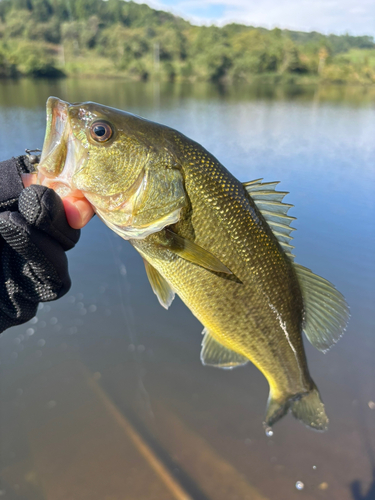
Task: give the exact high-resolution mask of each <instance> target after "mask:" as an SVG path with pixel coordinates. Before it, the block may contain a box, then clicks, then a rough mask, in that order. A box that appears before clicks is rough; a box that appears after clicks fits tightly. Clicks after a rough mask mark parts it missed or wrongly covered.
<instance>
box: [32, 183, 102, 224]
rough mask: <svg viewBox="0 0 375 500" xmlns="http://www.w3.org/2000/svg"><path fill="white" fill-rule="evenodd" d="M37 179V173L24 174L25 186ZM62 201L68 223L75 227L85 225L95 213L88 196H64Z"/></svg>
mask: <svg viewBox="0 0 375 500" xmlns="http://www.w3.org/2000/svg"><path fill="white" fill-rule="evenodd" d="M36 180H37V175H36V174H22V181H23V185H24V187H25V188H26V187H28V186H31V185H32V184H35V183H36ZM62 202H63V205H64V209H65V215H66V218H67V220H68V223H69V225H70V226H71V227H73V228H74V229H81V228H82V227H84V226H85V225H86V224H87V223H88V222H89V221H90V219H91V218H92V216H93V215H94V210H93V208H92V206H91V204H90V203H89V202H88V201H87V200H86V198H77V197H74V196H67V197H66V198H63V200H62Z"/></svg>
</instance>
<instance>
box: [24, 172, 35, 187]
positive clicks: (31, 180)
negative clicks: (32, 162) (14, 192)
mask: <svg viewBox="0 0 375 500" xmlns="http://www.w3.org/2000/svg"><path fill="white" fill-rule="evenodd" d="M21 178H22V182H23V186H24V187H25V188H27V187H29V186H31V184H36V182H37V174H21Z"/></svg>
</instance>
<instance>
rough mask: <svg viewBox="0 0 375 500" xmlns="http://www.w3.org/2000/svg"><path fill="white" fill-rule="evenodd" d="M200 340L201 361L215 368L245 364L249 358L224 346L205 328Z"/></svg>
mask: <svg viewBox="0 0 375 500" xmlns="http://www.w3.org/2000/svg"><path fill="white" fill-rule="evenodd" d="M202 334H203V335H204V337H203V341H202V350H201V361H202V364H204V365H207V366H216V367H217V368H228V369H230V368H235V367H236V366H242V365H246V363H248V362H249V360H248V359H247V358H246V357H245V356H242V354H238V353H237V352H234V351H232V350H231V349H228V348H227V347H224V346H223V345H222V344H220V342H218V341H217V340H216V339H214V337H213V336H212V335H211V333H210V332H209V330H207V328H205V329H204V330H203V332H202Z"/></svg>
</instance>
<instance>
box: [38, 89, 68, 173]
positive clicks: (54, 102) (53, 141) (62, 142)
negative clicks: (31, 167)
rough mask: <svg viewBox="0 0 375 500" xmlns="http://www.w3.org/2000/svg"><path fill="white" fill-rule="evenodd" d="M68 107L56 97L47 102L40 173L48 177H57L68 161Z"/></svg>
mask: <svg viewBox="0 0 375 500" xmlns="http://www.w3.org/2000/svg"><path fill="white" fill-rule="evenodd" d="M68 106H69V104H68V103H67V102H64V101H60V99H57V98H56V97H50V98H49V99H48V101H47V126H46V136H45V139H44V144H43V150H42V156H41V159H40V164H39V171H40V172H41V173H43V175H45V176H46V177H56V176H57V175H59V173H60V172H61V170H62V169H63V166H64V163H65V159H66V152H67V151H66V149H67V148H66V140H67V135H68V128H69V124H68Z"/></svg>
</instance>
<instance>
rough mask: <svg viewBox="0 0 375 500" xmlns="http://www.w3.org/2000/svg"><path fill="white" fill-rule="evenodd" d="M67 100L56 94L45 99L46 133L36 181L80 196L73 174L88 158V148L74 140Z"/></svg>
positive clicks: (59, 190)
mask: <svg viewBox="0 0 375 500" xmlns="http://www.w3.org/2000/svg"><path fill="white" fill-rule="evenodd" d="M70 106H71V105H70V103H68V102H65V101H62V100H61V99H58V98H57V97H49V98H48V100H47V110H46V111H47V124H46V135H45V138H44V144H43V149H42V154H41V158H40V163H39V166H38V182H39V183H40V184H42V185H44V186H47V187H49V188H52V189H54V190H55V191H56V192H57V193H58V194H59V195H60V196H62V197H64V196H67V195H68V194H69V195H73V194H74V196H77V197H83V194H82V193H80V191H78V190H77V189H75V187H74V185H73V181H72V178H73V175H74V173H75V172H76V171H77V170H78V169H79V168H80V167H81V166H82V164H83V162H84V161H85V160H86V159H87V151H86V150H85V149H84V148H83V147H82V146H81V145H80V144H79V141H78V140H77V139H75V137H74V135H73V132H72V129H71V125H70V121H69V107H70Z"/></svg>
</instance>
